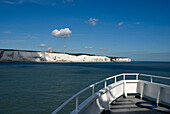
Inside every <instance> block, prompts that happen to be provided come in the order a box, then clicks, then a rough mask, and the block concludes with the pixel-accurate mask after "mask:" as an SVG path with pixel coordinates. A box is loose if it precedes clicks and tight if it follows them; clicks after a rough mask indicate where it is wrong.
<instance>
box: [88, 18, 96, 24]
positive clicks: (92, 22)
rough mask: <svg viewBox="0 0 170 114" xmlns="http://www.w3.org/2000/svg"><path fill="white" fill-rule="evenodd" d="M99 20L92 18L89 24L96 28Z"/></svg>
mask: <svg viewBox="0 0 170 114" xmlns="http://www.w3.org/2000/svg"><path fill="white" fill-rule="evenodd" d="M97 21H99V20H98V19H95V18H90V19H89V20H88V22H87V23H89V24H90V25H92V26H96V24H97Z"/></svg>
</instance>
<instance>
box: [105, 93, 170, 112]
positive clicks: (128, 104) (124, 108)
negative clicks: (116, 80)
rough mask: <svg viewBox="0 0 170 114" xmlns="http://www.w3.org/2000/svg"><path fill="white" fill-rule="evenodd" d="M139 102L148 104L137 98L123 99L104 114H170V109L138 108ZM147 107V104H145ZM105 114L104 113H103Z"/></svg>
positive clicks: (113, 104)
mask: <svg viewBox="0 0 170 114" xmlns="http://www.w3.org/2000/svg"><path fill="white" fill-rule="evenodd" d="M137 102H146V101H145V100H141V99H139V98H136V97H135V96H128V97H127V98H123V97H121V98H120V99H119V100H118V101H116V102H114V103H112V104H111V105H110V111H105V112H104V114H122V113H123V114H125V113H126V114H136V113H137V114H145V113H148V114H165V113H169V114H170V109H168V108H165V107H160V106H158V107H157V108H153V109H149V108H142V107H138V106H136V103H137ZM144 105H146V104H144ZM102 114H103V113H102Z"/></svg>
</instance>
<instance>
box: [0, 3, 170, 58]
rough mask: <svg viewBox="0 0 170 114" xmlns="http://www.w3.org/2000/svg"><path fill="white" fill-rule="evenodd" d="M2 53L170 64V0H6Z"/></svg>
mask: <svg viewBox="0 0 170 114" xmlns="http://www.w3.org/2000/svg"><path fill="white" fill-rule="evenodd" d="M0 49H19V50H35V51H55V52H68V53H88V54H96V55H105V56H113V57H129V58H131V59H132V61H170V0H0Z"/></svg>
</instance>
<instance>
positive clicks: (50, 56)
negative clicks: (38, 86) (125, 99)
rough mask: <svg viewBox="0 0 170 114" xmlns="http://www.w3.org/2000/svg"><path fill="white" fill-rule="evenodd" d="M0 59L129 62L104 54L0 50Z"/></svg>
mask: <svg viewBox="0 0 170 114" xmlns="http://www.w3.org/2000/svg"><path fill="white" fill-rule="evenodd" d="M127 59H129V58H127ZM0 61H19V62H112V61H116V62H129V60H126V59H125V58H124V59H120V58H119V60H118V59H117V60H113V59H111V58H110V57H106V56H95V55H86V54H78V55H77V54H66V53H55V52H54V53H53V52H37V51H21V50H0Z"/></svg>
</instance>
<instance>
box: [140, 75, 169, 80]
mask: <svg viewBox="0 0 170 114" xmlns="http://www.w3.org/2000/svg"><path fill="white" fill-rule="evenodd" d="M140 75H141V76H148V77H154V78H162V79H168V80H170V78H168V77H162V76H156V75H149V74H140Z"/></svg>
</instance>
